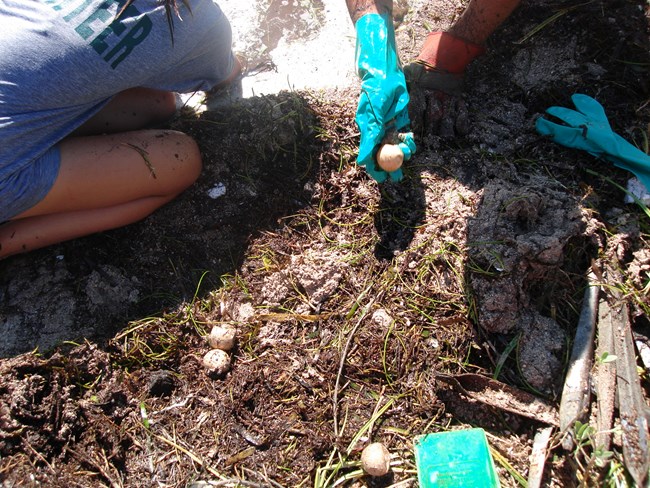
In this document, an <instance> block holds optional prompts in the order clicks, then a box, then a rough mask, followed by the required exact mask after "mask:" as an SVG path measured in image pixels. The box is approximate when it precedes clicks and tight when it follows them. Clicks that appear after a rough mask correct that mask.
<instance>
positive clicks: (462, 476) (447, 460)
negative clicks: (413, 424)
mask: <svg viewBox="0 0 650 488" xmlns="http://www.w3.org/2000/svg"><path fill="white" fill-rule="evenodd" d="M415 462H416V464H417V468H418V481H419V483H420V488H442V487H445V488H447V487H449V488H451V487H454V488H460V487H462V488H499V487H500V486H501V484H500V483H499V477H498V476H497V474H496V471H495V469H494V461H493V460H492V455H491V454H490V448H489V446H488V442H487V438H486V437H485V431H484V430H483V429H467V430H454V431H450V432H439V433H435V434H426V435H421V436H418V437H416V438H415Z"/></svg>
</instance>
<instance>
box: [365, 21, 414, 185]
mask: <svg viewBox="0 0 650 488" xmlns="http://www.w3.org/2000/svg"><path fill="white" fill-rule="evenodd" d="M355 29H356V32H357V50H356V65H357V74H358V75H359V78H360V79H361V95H360V96H359V105H358V106H357V114H356V122H357V125H358V126H359V131H360V132H361V141H360V143H359V155H358V157H357V164H359V165H360V166H365V168H366V171H367V172H368V174H369V175H370V176H372V177H373V178H374V179H375V180H376V181H377V182H379V183H381V182H383V181H385V180H386V178H387V177H388V176H390V178H391V179H392V180H393V181H399V180H400V179H401V178H402V170H401V169H398V170H397V171H392V172H390V173H387V172H386V171H384V170H382V169H381V168H380V167H379V166H377V163H376V161H375V154H376V153H377V149H378V148H379V145H380V143H381V142H382V139H383V137H384V135H385V134H386V131H387V130H391V131H393V130H394V131H396V132H405V133H408V132H409V129H408V127H409V125H410V120H409V115H408V109H407V106H408V103H409V94H408V91H407V89H406V80H405V78H404V73H403V72H402V68H401V65H400V61H399V57H398V55H397V48H396V45H395V30H394V28H393V21H392V19H391V17H390V15H387V14H381V15H380V14H367V15H364V16H362V17H361V18H359V20H357V23H356V24H355ZM400 148H402V152H403V153H404V160H408V159H409V158H410V157H411V155H412V154H413V153H414V152H415V150H416V148H415V141H414V140H413V134H410V135H409V136H408V137H405V138H404V139H403V140H402V142H401V143H400Z"/></svg>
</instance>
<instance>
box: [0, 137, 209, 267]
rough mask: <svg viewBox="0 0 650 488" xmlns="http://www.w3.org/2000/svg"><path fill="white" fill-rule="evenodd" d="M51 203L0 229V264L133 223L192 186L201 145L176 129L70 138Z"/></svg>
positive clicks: (45, 201)
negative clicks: (11, 258) (17, 256)
mask: <svg viewBox="0 0 650 488" xmlns="http://www.w3.org/2000/svg"><path fill="white" fill-rule="evenodd" d="M60 148H61V168H60V171H59V175H58V177H57V180H56V182H55V183H54V186H53V187H52V189H51V190H50V192H49V193H48V194H47V195H46V197H45V198H44V199H43V200H42V201H41V202H40V203H38V204H37V205H35V206H34V207H32V208H31V209H29V210H27V211H26V212H23V213H22V214H20V215H18V216H17V217H16V218H14V219H13V220H10V221H9V222H7V223H5V224H3V225H1V226H0V259H2V258H4V257H7V256H10V255H13V254H18V253H21V252H26V251H31V250H34V249H38V248H42V247H45V246H49V245H51V244H55V243H58V242H62V241H65V240H69V239H74V238H77V237H81V236H85V235H88V234H92V233H95V232H100V231H104V230H109V229H114V228H117V227H121V226H123V225H127V224H130V223H132V222H136V221H138V220H140V219H142V218H144V217H146V216H147V215H149V214H150V213H151V212H153V211H154V210H155V209H157V208H158V207H160V206H161V205H163V204H165V203H167V202H169V201H170V200H172V199H173V198H174V197H176V196H177V195H178V194H179V193H181V192H182V191H183V190H184V189H186V188H187V187H188V186H190V185H191V184H192V183H193V182H194V181H195V180H196V179H197V178H198V176H199V174H200V171H201V156H200V153H199V149H198V146H197V145H196V142H195V141H194V140H193V139H192V138H191V137H189V136H187V135H185V134H183V133H180V132H175V131H162V130H155V131H154V130H150V131H133V132H125V133H119V134H115V135H106V136H88V137H72V138H69V139H66V140H64V141H63V142H62V143H61V145H60Z"/></svg>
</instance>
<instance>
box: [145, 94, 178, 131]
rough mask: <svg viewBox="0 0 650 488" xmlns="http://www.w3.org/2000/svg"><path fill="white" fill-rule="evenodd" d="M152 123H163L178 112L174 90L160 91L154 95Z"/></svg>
mask: <svg viewBox="0 0 650 488" xmlns="http://www.w3.org/2000/svg"><path fill="white" fill-rule="evenodd" d="M152 98H153V100H152V101H153V103H152V105H151V107H152V108H151V110H152V112H151V118H152V120H151V124H152V125H155V124H162V123H164V122H167V121H168V120H169V119H171V118H172V117H173V116H174V114H175V113H176V95H175V94H174V93H173V92H168V91H158V92H156V93H154V94H153V95H152Z"/></svg>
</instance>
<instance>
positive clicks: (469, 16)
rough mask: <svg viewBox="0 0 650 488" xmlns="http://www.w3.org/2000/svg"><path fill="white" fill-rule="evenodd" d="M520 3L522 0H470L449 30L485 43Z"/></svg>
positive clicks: (478, 42) (470, 40) (474, 41)
mask: <svg viewBox="0 0 650 488" xmlns="http://www.w3.org/2000/svg"><path fill="white" fill-rule="evenodd" d="M520 3H521V0H470V2H469V5H467V8H466V9H465V11H464V12H463V15H461V16H460V18H459V19H458V20H457V21H456V22H454V24H453V25H452V26H451V27H450V28H449V31H448V32H449V33H450V34H453V35H455V36H457V37H460V38H462V39H465V40H466V41H469V42H473V43H474V44H484V43H485V41H487V39H488V37H490V35H491V34H492V33H493V32H494V31H495V30H496V29H497V28H498V27H499V26H500V25H501V24H502V23H503V22H504V21H505V20H506V19H507V18H508V17H509V16H510V14H511V13H512V12H513V11H514V10H515V8H517V6H518V5H519V4H520Z"/></svg>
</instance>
